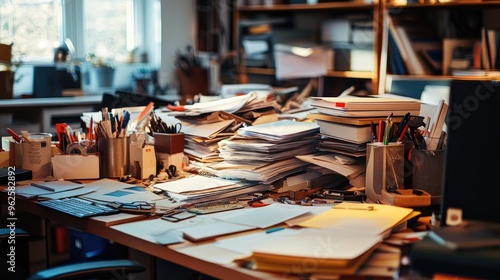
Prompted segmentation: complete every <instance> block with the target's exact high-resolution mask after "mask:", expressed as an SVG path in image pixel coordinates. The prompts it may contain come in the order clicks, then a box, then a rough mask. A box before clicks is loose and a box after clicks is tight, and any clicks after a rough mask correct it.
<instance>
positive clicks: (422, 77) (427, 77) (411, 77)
mask: <svg viewBox="0 0 500 280" xmlns="http://www.w3.org/2000/svg"><path fill="white" fill-rule="evenodd" d="M387 78H388V79H392V80H393V81H397V80H415V81H417V80H425V81H442V80H485V81H487V80H496V79H500V76H451V75H440V76H439V75H387Z"/></svg>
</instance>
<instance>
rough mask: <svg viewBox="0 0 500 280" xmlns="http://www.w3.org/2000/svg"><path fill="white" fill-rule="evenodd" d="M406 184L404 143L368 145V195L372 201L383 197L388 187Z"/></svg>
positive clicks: (400, 187)
mask: <svg viewBox="0 0 500 280" xmlns="http://www.w3.org/2000/svg"><path fill="white" fill-rule="evenodd" d="M403 184H404V145H403V144H402V143H396V142H390V143H389V144H388V145H384V144H383V143H381V142H376V143H368V144H367V146H366V186H365V187H366V196H367V198H368V199H369V200H371V201H372V202H378V201H380V199H381V194H382V190H383V189H386V188H396V189H402V188H403Z"/></svg>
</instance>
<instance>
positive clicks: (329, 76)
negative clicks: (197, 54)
mask: <svg viewBox="0 0 500 280" xmlns="http://www.w3.org/2000/svg"><path fill="white" fill-rule="evenodd" d="M236 2H238V1H236ZM236 2H235V3H236ZM239 2H242V1H239ZM243 2H244V3H247V4H244V5H238V4H235V6H234V13H233V24H234V28H233V37H232V38H233V45H234V46H241V41H240V40H241V37H242V35H243V30H242V29H241V28H240V23H241V22H245V21H252V20H257V19H258V20H262V19H270V18H271V19H275V18H284V19H285V22H286V23H285V24H282V25H281V26H280V25H277V29H280V28H289V29H293V30H295V32H296V34H297V36H299V35H300V30H301V29H308V30H310V35H312V36H313V39H314V40H316V41H317V42H319V43H321V28H322V22H323V21H325V20H331V19H337V18H342V17H345V16H346V15H347V16H352V15H355V16H359V15H365V16H368V17H369V18H370V20H371V21H372V22H373V52H374V54H375V55H374V58H373V59H374V63H373V64H374V66H373V70H372V71H352V70H349V69H347V70H346V69H342V70H338V69H335V68H333V69H332V70H329V71H328V72H327V73H326V75H325V76H324V77H325V78H326V79H325V81H330V82H331V83H333V84H338V85H339V86H338V89H341V88H342V87H343V86H346V85H348V84H349V83H350V82H353V81H366V82H368V83H370V84H371V86H372V91H373V92H374V93H378V94H383V93H387V92H390V93H396V94H399V93H400V92H392V90H393V89H394V88H402V87H401V86H399V87H394V86H393V84H394V83H396V84H397V83H402V84H408V85H414V84H419V85H421V86H424V85H425V84H431V85H445V84H447V83H449V81H451V80H452V79H458V80H491V79H496V78H498V77H500V74H499V73H500V71H498V69H495V70H493V69H486V71H484V72H481V71H479V72H478V71H476V72H472V71H471V72H470V73H467V71H463V70H461V71H460V72H461V73H460V74H457V75H453V74H452V73H447V72H445V73H444V72H443V71H442V66H441V68H440V69H439V70H438V71H433V72H429V71H424V72H422V71H420V72H418V71H417V72H416V73H415V72H411V73H408V72H404V73H401V72H397V71H394V69H393V68H394V65H393V62H392V61H391V60H392V59H393V54H392V52H393V51H392V47H390V45H391V42H390V31H389V29H390V28H389V24H390V22H391V20H392V18H396V17H401V16H404V15H413V16H415V15H416V16H417V17H419V18H420V20H421V22H425V24H428V25H429V27H430V28H431V29H432V30H433V31H432V32H435V33H436V34H435V35H436V38H437V39H438V40H439V42H440V44H441V43H442V41H443V39H445V38H447V39H457V40H458V39H469V38H470V39H474V40H477V41H478V42H480V41H481V29H482V28H493V29H498V30H500V18H499V17H498V16H497V15H498V13H499V12H500V1H497V0H493V1H488V0H483V1H481V0H466V1H461V0H455V1H446V2H438V1H424V0H421V1H411V2H410V1H404V0H403V1H401V0H381V1H377V0H375V1H373V2H362V1H318V3H317V4H288V3H289V2H298V1H274V2H275V3H280V4H263V3H268V2H272V1H260V2H259V1H252V2H258V3H261V4H260V5H255V4H248V3H250V2H249V1H243ZM304 2H306V1H304ZM417 25H418V24H417ZM270 28H271V30H272V31H274V30H273V28H275V26H274V25H271V27H270ZM441 46H442V44H441ZM447 46H448V45H447ZM447 48H449V47H447ZM471 55H473V54H471ZM448 56H449V54H447V57H448ZM476 57H477V54H476ZM417 59H419V60H420V59H422V57H420V55H419V56H418V57H417ZM449 61H450V60H449V59H447V62H449ZM453 62H454V63H455V64H454V65H458V64H457V63H458V62H459V61H458V60H454V61H453ZM391 63H392V65H391ZM421 63H425V64H426V65H423V66H422V67H425V69H427V70H428V69H429V68H428V67H429V64H428V63H427V62H421ZM462 63H464V62H463V61H462ZM471 63H472V62H471ZM434 66H436V65H434ZM476 66H477V65H476ZM391 67H392V68H391ZM462 67H463V65H462ZM447 69H449V68H447ZM490 70H491V71H490ZM245 71H246V74H247V75H248V76H249V80H250V81H252V77H259V79H260V81H262V80H265V81H268V82H269V83H271V84H272V83H276V79H275V74H276V71H275V68H274V67H273V65H267V66H255V65H246V67H245ZM454 72H456V71H454ZM266 79H267V80H266ZM403 88H404V86H403ZM417 91H418V90H417ZM336 93H338V92H337V91H335V90H334V91H328V92H327V93H326V94H325V95H327V96H329V95H331V96H335V95H336Z"/></svg>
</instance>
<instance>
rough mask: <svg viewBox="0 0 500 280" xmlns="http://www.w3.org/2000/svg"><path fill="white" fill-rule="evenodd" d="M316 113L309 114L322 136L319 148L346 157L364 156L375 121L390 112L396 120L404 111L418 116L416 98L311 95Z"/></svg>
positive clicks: (372, 136) (374, 129)
mask: <svg viewBox="0 0 500 280" xmlns="http://www.w3.org/2000/svg"><path fill="white" fill-rule="evenodd" d="M311 106H313V107H315V108H316V109H317V110H318V113H311V114H309V116H308V117H309V118H312V119H315V120H316V122H317V123H318V125H319V126H320V133H321V134H322V135H323V138H322V141H321V142H320V145H319V149H320V150H322V151H332V152H338V153H342V154H347V155H350V156H356V157H359V156H364V155H365V154H366V150H365V149H364V148H363V147H365V145H366V143H368V142H371V141H372V140H373V139H374V138H375V136H376V133H375V131H376V124H378V123H379V121H381V120H385V119H386V118H387V117H388V116H389V115H392V120H393V121H394V122H398V121H399V119H401V116H404V115H405V114H407V113H410V114H411V115H418V114H419V113H420V102H418V101H417V100H407V99H395V98H383V97H381V98H374V97H312V101H311Z"/></svg>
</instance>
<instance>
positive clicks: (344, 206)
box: [299, 202, 413, 235]
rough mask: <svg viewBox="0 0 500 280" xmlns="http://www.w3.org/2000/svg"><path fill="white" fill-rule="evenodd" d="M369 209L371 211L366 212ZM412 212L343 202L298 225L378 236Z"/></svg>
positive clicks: (406, 209) (396, 207) (382, 206)
mask: <svg viewBox="0 0 500 280" xmlns="http://www.w3.org/2000/svg"><path fill="white" fill-rule="evenodd" d="M370 207H371V208H372V210H367V209H368V208H370ZM363 209H364V210H363ZM412 211H413V210H412V209H411V208H404V207H398V206H392V205H384V204H361V203H350V202H343V203H340V204H337V205H335V206H334V207H332V209H330V210H328V211H326V212H323V213H322V214H320V215H317V216H315V217H313V218H311V219H309V220H307V221H304V222H302V223H300V224H299V225H300V226H302V227H309V228H334V229H336V230H343V231H353V232H364V233H365V234H374V235H379V234H383V233H384V232H386V231H387V230H390V229H392V228H393V227H394V226H395V225H397V224H398V223H400V222H401V221H402V220H403V219H405V218H406V216H408V215H409V214H410V213H412Z"/></svg>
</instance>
